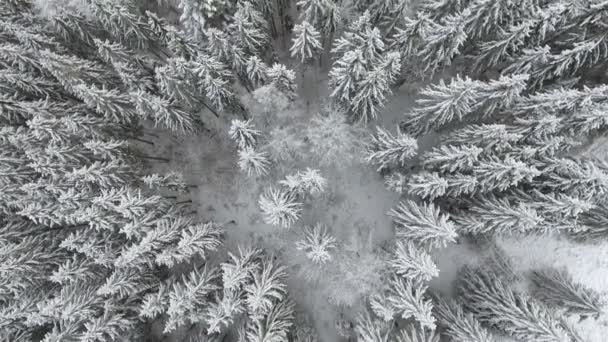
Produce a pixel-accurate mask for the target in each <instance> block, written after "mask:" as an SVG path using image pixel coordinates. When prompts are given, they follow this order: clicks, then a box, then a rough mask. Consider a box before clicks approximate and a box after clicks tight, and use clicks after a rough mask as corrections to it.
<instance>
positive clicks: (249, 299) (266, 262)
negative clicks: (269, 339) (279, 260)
mask: <svg viewBox="0 0 608 342" xmlns="http://www.w3.org/2000/svg"><path fill="white" fill-rule="evenodd" d="M286 275H287V274H286V273H285V267H283V266H279V265H276V264H275V263H274V262H273V260H272V258H271V257H267V258H264V259H263V260H262V262H261V269H259V270H258V271H256V272H254V273H253V274H252V277H251V283H249V284H247V285H246V286H245V287H244V290H245V294H246V295H245V302H246V304H247V307H248V314H249V315H250V316H252V317H254V319H255V318H257V317H261V316H265V315H267V314H268V313H270V312H271V310H272V309H273V306H275V305H276V303H277V302H281V301H283V300H284V299H285V296H286V286H285V283H284V278H285V276H286Z"/></svg>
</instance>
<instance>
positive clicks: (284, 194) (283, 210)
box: [258, 188, 302, 228]
mask: <svg viewBox="0 0 608 342" xmlns="http://www.w3.org/2000/svg"><path fill="white" fill-rule="evenodd" d="M258 204H259V205H260V209H261V210H262V212H263V213H264V221H265V222H266V223H268V224H272V225H275V226H282V227H284V228H289V227H291V226H292V225H293V223H294V222H295V221H297V220H298V219H299V218H300V211H301V210H302V203H299V202H296V199H295V198H294V196H293V195H291V194H290V193H289V192H288V191H284V190H283V189H273V188H269V189H268V190H266V192H265V193H263V194H262V195H260V199H259V201H258Z"/></svg>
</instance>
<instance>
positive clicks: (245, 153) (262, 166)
mask: <svg viewBox="0 0 608 342" xmlns="http://www.w3.org/2000/svg"><path fill="white" fill-rule="evenodd" d="M269 167H270V161H268V157H267V154H266V152H263V151H256V150H255V149H253V147H251V146H246V147H245V148H243V149H240V150H239V168H240V169H241V171H243V172H246V173H247V176H249V177H254V176H255V177H257V176H264V175H266V174H268V172H269Z"/></svg>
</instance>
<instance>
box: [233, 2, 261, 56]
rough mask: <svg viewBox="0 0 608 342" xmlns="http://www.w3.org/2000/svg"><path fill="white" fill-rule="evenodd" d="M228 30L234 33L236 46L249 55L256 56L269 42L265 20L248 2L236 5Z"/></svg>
mask: <svg viewBox="0 0 608 342" xmlns="http://www.w3.org/2000/svg"><path fill="white" fill-rule="evenodd" d="M230 29H231V30H233V31H234V32H235V33H236V37H237V40H238V44H239V45H240V46H242V47H243V48H244V49H245V50H246V51H247V52H248V53H249V54H253V55H256V54H258V52H260V51H261V50H263V49H262V47H263V46H264V45H265V44H266V43H267V42H268V41H269V37H268V32H267V31H268V23H267V21H266V19H264V17H263V15H262V13H260V12H259V11H258V10H257V9H255V8H254V7H253V5H252V4H251V3H250V2H248V1H242V2H239V3H238V5H237V11H236V13H234V16H233V22H232V23H231V24H230Z"/></svg>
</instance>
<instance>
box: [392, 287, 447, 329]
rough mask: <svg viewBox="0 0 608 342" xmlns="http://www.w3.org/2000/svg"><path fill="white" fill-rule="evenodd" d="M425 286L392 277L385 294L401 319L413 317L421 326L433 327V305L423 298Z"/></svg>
mask: <svg viewBox="0 0 608 342" xmlns="http://www.w3.org/2000/svg"><path fill="white" fill-rule="evenodd" d="M425 291H426V286H425V285H421V284H417V283H416V282H413V281H411V280H403V279H401V278H392V279H391V280H390V289H389V292H388V295H387V301H388V304H389V305H390V306H391V307H392V308H393V310H394V312H395V313H397V314H398V315H400V316H401V318H403V319H408V318H413V319H414V320H416V321H417V322H418V323H419V324H420V326H421V327H423V328H428V329H431V330H434V329H435V318H434V317H433V315H432V312H431V311H432V309H433V305H432V303H431V301H429V300H427V299H425V298H424V292H425Z"/></svg>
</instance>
